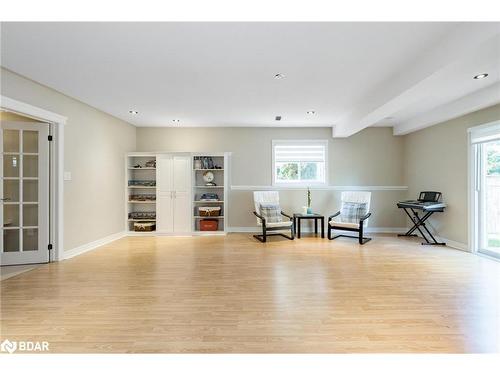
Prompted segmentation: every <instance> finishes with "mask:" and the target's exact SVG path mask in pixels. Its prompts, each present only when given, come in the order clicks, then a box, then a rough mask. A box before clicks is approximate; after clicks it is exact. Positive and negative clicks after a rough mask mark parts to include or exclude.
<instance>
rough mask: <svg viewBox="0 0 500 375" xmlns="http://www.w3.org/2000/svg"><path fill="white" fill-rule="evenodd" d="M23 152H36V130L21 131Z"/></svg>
mask: <svg viewBox="0 0 500 375" xmlns="http://www.w3.org/2000/svg"><path fill="white" fill-rule="evenodd" d="M23 152H28V153H37V152H38V132H35V131H29V130H24V131H23Z"/></svg>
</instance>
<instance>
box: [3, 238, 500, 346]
mask: <svg viewBox="0 0 500 375" xmlns="http://www.w3.org/2000/svg"><path fill="white" fill-rule="evenodd" d="M1 293H2V294H1V314H2V315H1V339H2V340H3V339H5V338H8V339H10V340H31V341H36V340H40V341H49V342H50V350H51V352H71V353H79V352H121V353H128V352H149V353H158V352H161V353H367V352H368V353H370V352H371V353H382V352H384V353H387V352H397V353H400V352H406V353H408V352H419V353H475V352H498V351H499V348H500V345H499V327H500V324H499V321H500V263H499V262H496V261H493V260H490V259H486V258H483V257H480V256H475V255H472V254H469V253H465V252H461V251H458V250H453V249H450V248H441V247H424V246H421V245H419V244H418V242H417V241H416V240H413V239H398V238H396V237H394V236H379V237H375V238H374V239H373V240H372V241H371V242H369V243H367V244H366V245H364V246H359V245H358V244H357V242H356V241H355V240H350V239H338V240H335V241H328V240H326V239H320V238H313V237H305V238H302V239H300V240H295V241H288V240H285V239H280V238H272V239H271V240H270V242H268V243H266V244H262V243H259V242H257V241H256V240H254V239H253V238H252V237H251V235H250V234H230V235H228V236H225V237H222V236H217V237H194V238H189V237H187V238H172V237H127V238H123V239H121V240H118V241H115V242H113V243H111V244H109V245H106V246H103V247H101V248H99V249H96V250H94V251H91V252H88V253H86V254H84V255H81V256H78V257H75V258H72V259H69V260H66V261H63V262H59V263H53V264H49V265H43V266H41V267H38V268H36V269H34V270H32V271H28V272H25V273H22V274H20V275H17V276H14V277H12V278H9V279H7V280H4V281H2V282H1Z"/></svg>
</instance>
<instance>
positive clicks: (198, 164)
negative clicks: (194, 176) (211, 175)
mask: <svg viewBox="0 0 500 375" xmlns="http://www.w3.org/2000/svg"><path fill="white" fill-rule="evenodd" d="M194 169H201V159H200V157H199V156H195V157H194Z"/></svg>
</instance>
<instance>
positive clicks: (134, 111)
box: [128, 110, 139, 115]
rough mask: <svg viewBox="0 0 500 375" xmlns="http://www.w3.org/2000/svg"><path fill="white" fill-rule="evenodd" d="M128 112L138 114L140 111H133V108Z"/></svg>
mask: <svg viewBox="0 0 500 375" xmlns="http://www.w3.org/2000/svg"><path fill="white" fill-rule="evenodd" d="M128 113H130V114H131V115H137V114H139V112H137V111H133V110H131V111H128Z"/></svg>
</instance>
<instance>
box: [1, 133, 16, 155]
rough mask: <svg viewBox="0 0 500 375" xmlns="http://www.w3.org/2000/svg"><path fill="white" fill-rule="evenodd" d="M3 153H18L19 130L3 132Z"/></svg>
mask: <svg viewBox="0 0 500 375" xmlns="http://www.w3.org/2000/svg"><path fill="white" fill-rule="evenodd" d="M3 152H19V130H9V129H5V130H4V131H3Z"/></svg>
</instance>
